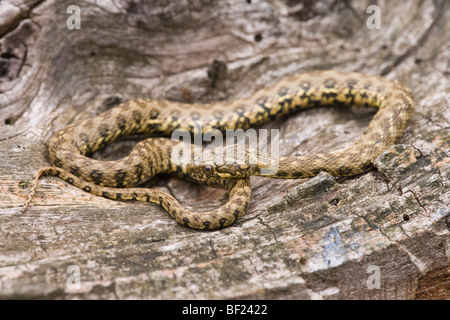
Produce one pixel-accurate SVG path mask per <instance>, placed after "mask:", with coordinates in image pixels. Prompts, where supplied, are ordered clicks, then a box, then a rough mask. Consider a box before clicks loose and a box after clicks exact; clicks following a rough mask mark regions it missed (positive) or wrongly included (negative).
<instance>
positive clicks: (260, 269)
mask: <svg viewBox="0 0 450 320" xmlns="http://www.w3.org/2000/svg"><path fill="white" fill-rule="evenodd" d="M71 4H73V3H72V2H69V1H56V0H46V1H36V0H3V1H1V2H0V190H1V192H0V298H57V299H71V298H90V299H97V298H101V299H123V298H138V299H205V298H207V299H222V298H245V299H254V298H262V299H414V298H418V299H426V298H441V299H442V298H447V299H448V298H449V297H450V281H449V269H448V265H449V261H450V237H449V234H450V231H449V228H450V218H449V215H450V181H449V179H450V157H449V150H450V143H449V141H450V130H449V129H450V108H449V104H450V81H449V74H450V68H449V61H450V10H449V7H450V6H449V3H448V1H442V0H441V1H439V0H438V1H431V0H415V1H404V2H397V1H378V5H379V7H380V9H381V29H379V30H377V29H369V28H368V27H367V24H366V22H367V19H368V18H369V17H370V15H369V14H367V13H366V10H367V7H368V6H369V5H370V4H373V3H372V1H331V0H330V1H317V2H315V1H302V2H301V1H293V0H286V1H281V0H271V1H256V0H252V1H250V0H248V1H245V0H225V1H212V2H209V1H200V0H198V1H170V0H161V1H124V0H116V1H93V0H86V1H82V2H77V4H78V5H79V6H80V8H81V29H74V30H69V29H68V28H67V25H66V22H67V19H68V18H69V16H70V14H68V13H67V7H68V6H69V5H71ZM315 69H336V70H343V71H358V72H363V73H368V74H374V75H376V74H378V75H379V74H383V75H385V76H386V77H388V78H390V79H396V80H399V81H401V82H403V83H405V84H406V85H408V86H409V87H410V88H411V89H412V91H413V93H414V95H415V99H416V104H417V105H416V113H415V114H414V116H413V118H412V120H411V121H410V123H409V125H408V127H407V130H406V133H405V135H404V136H403V137H402V139H401V140H400V141H399V144H398V145H396V146H393V147H392V148H390V149H389V150H386V152H385V153H383V154H382V155H381V156H380V157H379V158H378V159H377V161H376V169H374V170H372V171H370V172H368V173H366V174H362V175H359V176H356V177H352V178H346V179H335V178H333V177H331V176H330V175H327V174H320V175H319V176H317V177H315V178H312V179H309V180H272V179H264V178H260V177H254V178H252V180H251V182H252V188H253V193H254V194H253V198H252V203H251V205H250V208H249V210H248V213H247V214H246V215H245V216H244V217H243V218H241V219H240V220H239V221H238V222H237V223H235V224H234V225H232V226H231V227H229V228H226V229H223V230H218V231H213V232H201V231H195V230H191V229H188V228H186V227H183V226H181V225H179V224H177V223H176V222H175V221H174V220H172V219H171V218H170V216H169V215H168V214H167V213H166V212H165V211H164V210H163V209H162V208H160V207H158V206H157V205H153V204H146V203H137V202H124V201H123V202H119V201H111V200H107V199H103V198H100V197H96V196H94V195H91V194H88V193H86V192H84V191H81V190H79V189H77V188H75V187H73V186H71V185H69V184H67V183H65V182H64V181H61V180H59V179H57V178H53V177H50V178H43V179H41V182H40V185H39V188H38V192H37V195H36V197H35V199H34V201H33V203H32V207H31V208H29V209H28V211H27V212H26V213H25V214H21V206H22V205H23V202H24V201H25V198H26V195H27V188H28V184H29V181H30V179H31V177H32V175H33V173H34V172H35V171H36V170H38V169H39V168H40V167H43V166H46V165H48V158H47V147H46V143H47V142H48V139H49V138H50V137H51V136H52V135H53V134H54V133H55V132H57V131H58V130H60V129H62V128H64V127H65V126H67V125H68V124H69V123H72V122H73V121H77V120H80V119H87V118H90V117H92V116H94V115H96V114H98V113H100V112H102V111H103V110H105V109H107V108H110V107H112V106H114V105H115V104H117V103H118V102H120V101H124V100H127V99H133V98H159V99H168V100H174V101H183V102H192V101H195V102H212V101H219V100H227V99H230V100H232V99H235V98H238V97H244V96H247V95H249V94H251V93H252V92H254V91H255V90H257V89H260V88H262V87H264V86H267V85H270V84H271V83H274V82H275V81H276V80H278V79H281V78H283V77H284V76H287V75H290V74H294V73H300V72H305V71H309V70H315ZM372 116H373V111H370V110H366V109H364V108H363V109H358V108H351V109H350V110H349V109H346V108H317V109H313V110H308V111H306V112H301V113H299V114H297V115H294V116H290V117H289V118H287V119H280V120H277V121H274V122H272V123H270V124H267V125H265V126H264V127H265V128H279V129H280V134H281V149H280V151H281V154H283V155H299V154H306V153H311V152H314V153H315V152H322V151H327V150H330V149H333V148H336V147H339V146H342V145H343V144H345V143H346V142H349V141H351V140H353V139H355V138H356V137H358V135H360V134H361V133H362V132H363V130H364V128H365V127H366V126H367V124H368V123H369V122H370V119H371V117H372ZM134 141H136V140H134V139H131V140H128V141H122V142H119V143H117V144H114V145H112V146H110V147H108V148H107V149H106V150H105V151H104V152H99V153H97V154H96V155H95V157H97V158H99V159H110V158H114V157H116V158H117V157H120V156H123V155H125V154H127V152H128V151H129V150H130V145H132V144H133V143H134ZM147 185H152V186H153V185H156V186H159V187H160V188H162V189H163V190H165V191H167V192H170V193H172V194H173V195H174V196H176V197H177V198H178V199H179V200H180V201H182V202H183V203H184V205H185V206H186V207H188V208H193V209H196V210H202V209H205V210H206V209H211V208H214V207H217V206H218V205H220V204H222V203H224V202H225V201H226V194H225V193H224V191H222V190H216V189H211V188H206V187H203V186H197V185H194V184H190V183H187V182H184V181H180V180H176V179H173V178H172V179H159V180H155V181H152V182H150V183H149V184H147ZM78 271H79V275H80V278H79V279H80V282H79V285H77V284H78V282H76V281H75V282H72V281H73V279H74V276H76V275H77V272H78ZM377 272H379V276H380V278H379V279H380V282H379V284H380V286H379V287H377V285H376V284H377V283H376V279H375V278H374V276H376V275H377V274H378V273H377ZM374 279H375V280H374ZM436 279H439V281H437V280H436ZM373 286H375V288H373Z"/></svg>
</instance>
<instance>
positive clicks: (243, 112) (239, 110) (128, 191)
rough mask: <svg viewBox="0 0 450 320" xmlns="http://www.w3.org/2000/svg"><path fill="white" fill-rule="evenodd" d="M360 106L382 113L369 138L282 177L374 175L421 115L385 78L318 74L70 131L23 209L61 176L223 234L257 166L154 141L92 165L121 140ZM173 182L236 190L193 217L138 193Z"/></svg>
mask: <svg viewBox="0 0 450 320" xmlns="http://www.w3.org/2000/svg"><path fill="white" fill-rule="evenodd" d="M336 104H337V105H344V106H351V105H358V106H369V107H374V108H377V109H378V111H377V112H376V114H375V116H374V117H373V119H372V121H371V122H370V124H369V126H368V127H367V129H366V130H365V132H364V133H363V134H362V135H361V136H360V137H359V138H358V139H357V140H355V141H353V142H352V143H351V145H350V146H349V147H348V148H347V149H345V150H342V151H331V152H330V153H322V154H311V155H305V156H297V157H280V159H279V168H278V172H277V173H275V174H273V175H270V177H273V178H285V179H291V178H306V177H312V176H314V175H317V174H318V173H319V172H320V171H326V172H329V173H330V174H332V175H334V176H349V175H355V174H359V173H361V172H364V171H367V170H369V169H370V168H371V167H372V163H373V161H374V160H375V158H376V157H377V156H378V155H380V153H381V152H382V151H383V150H385V149H386V148H387V147H388V146H390V145H392V144H394V143H395V142H396V140H397V139H398V138H399V137H400V136H401V135H402V134H403V131H404V129H405V127H406V124H407V122H408V120H409V118H410V117H411V114H412V112H413V109H414V100H413V97H412V94H411V92H410V90H409V89H408V88H407V87H405V86H403V85H402V84H400V83H398V82H396V81H391V80H388V79H385V78H382V77H378V76H368V75H363V74H360V73H353V72H338V71H314V72H309V73H303V74H299V75H295V76H290V77H287V78H285V79H283V80H281V81H280V82H278V83H276V84H275V85H273V86H271V87H268V88H264V89H261V90H259V91H257V92H256V93H254V94H253V95H252V96H250V97H248V98H244V99H239V100H235V101H228V102H217V103H211V104H190V105H187V104H183V103H180V102H168V101H163V100H131V101H128V102H125V103H122V104H120V105H118V106H116V107H114V108H112V109H109V110H108V111H106V112H104V113H101V114H100V115H98V116H96V117H94V118H92V119H88V120H85V121H82V122H79V123H75V124H72V125H69V126H68V127H66V128H65V129H63V130H61V131H59V132H58V133H56V134H55V135H54V136H53V137H52V138H51V139H50V142H49V158H50V163H51V164H52V166H50V167H45V168H42V169H40V170H39V171H38V172H37V173H36V174H35V175H34V177H33V180H32V184H31V187H30V193H29V195H28V198H27V200H26V203H25V205H24V207H23V211H25V209H26V208H27V207H28V205H29V203H30V202H31V199H32V197H33V195H34V193H35V191H36V188H37V185H38V180H39V178H40V177H41V176H43V175H53V176H57V177H59V178H62V179H64V180H65V181H67V182H69V183H71V184H73V185H75V186H77V187H79V188H81V189H83V190H85V191H87V192H91V193H93V194H96V195H99V196H103V197H106V198H110V199H115V200H139V201H147V202H152V203H156V204H159V205H161V206H162V207H163V208H164V209H165V210H166V211H167V212H168V213H169V214H170V215H171V216H172V217H173V218H174V219H175V220H176V221H178V222H179V223H181V224H183V225H185V226H188V227H191V228H196V229H206V230H211V229H216V228H220V227H225V226H228V225H230V224H232V223H233V222H234V221H236V219H238V218H239V217H241V216H242V215H243V214H244V213H245V211H246V209H247V207H248V205H249V202H250V198H251V188H250V183H249V176H250V175H257V174H258V172H259V170H258V165H256V166H255V165H249V166H245V165H244V166H240V165H236V166H234V167H232V168H230V167H229V166H228V167H227V168H225V170H224V168H220V167H214V166H212V167H211V166H209V165H208V166H207V167H205V165H198V166H195V165H192V164H178V163H174V161H172V160H171V157H170V155H171V151H172V149H173V148H174V146H175V144H176V143H178V142H175V141H171V140H170V139H168V138H163V137H157V138H148V139H146V140H143V141H141V142H139V143H138V144H136V146H135V147H134V148H133V150H132V151H131V152H130V154H129V155H128V156H126V157H125V158H122V159H119V160H115V161H98V160H94V159H92V158H89V157H87V155H89V154H90V153H92V152H93V151H95V150H97V149H99V148H102V147H104V146H105V145H106V144H109V143H111V142H112V141H114V140H116V139H117V138H118V137H120V136H125V135H131V134H151V135H157V136H170V134H171V133H172V132H173V131H174V130H175V129H185V130H188V131H189V132H194V131H195V130H196V129H195V128H196V126H195V124H196V123H198V122H199V121H201V123H202V125H203V129H202V130H203V133H205V132H207V131H210V130H213V129H218V130H220V131H224V130H226V129H238V128H241V129H244V130H245V129H247V128H250V127H252V126H258V125H261V124H263V123H265V122H267V121H270V120H272V119H275V118H277V117H280V116H283V115H287V114H290V113H294V112H296V111H299V110H302V109H306V108H311V107H314V106H322V105H336ZM160 173H169V174H172V175H175V176H177V177H181V178H184V179H187V180H192V181H198V182H201V183H206V184H210V185H218V186H221V187H224V188H226V189H227V191H228V194H229V200H228V202H227V203H226V204H224V205H223V206H221V207H219V208H218V209H216V210H212V211H208V212H191V211H188V210H185V209H184V208H183V207H182V206H181V205H180V204H179V203H178V201H177V200H176V199H175V198H174V197H172V196H171V195H169V194H167V193H164V192H161V191H159V190H154V189H146V188H137V187H135V186H136V185H138V184H140V183H142V182H144V181H146V180H148V179H150V178H152V177H153V176H155V175H156V174H160Z"/></svg>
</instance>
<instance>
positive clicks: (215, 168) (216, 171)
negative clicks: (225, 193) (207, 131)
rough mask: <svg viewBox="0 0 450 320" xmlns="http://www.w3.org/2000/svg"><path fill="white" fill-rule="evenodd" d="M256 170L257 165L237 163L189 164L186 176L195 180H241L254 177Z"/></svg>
mask: <svg viewBox="0 0 450 320" xmlns="http://www.w3.org/2000/svg"><path fill="white" fill-rule="evenodd" d="M257 170H258V167H257V165H247V164H237V163H225V164H217V163H202V164H193V163H191V164H188V165H187V166H186V171H187V174H188V175H189V176H190V177H192V178H193V179H195V180H223V179H243V178H247V177H249V176H251V175H254V174H255V172H256V171H257Z"/></svg>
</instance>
